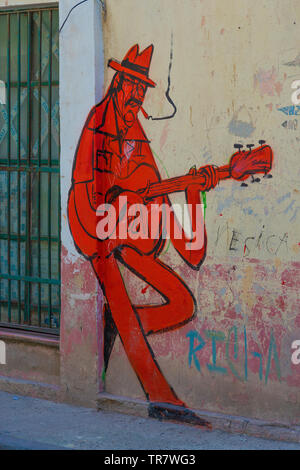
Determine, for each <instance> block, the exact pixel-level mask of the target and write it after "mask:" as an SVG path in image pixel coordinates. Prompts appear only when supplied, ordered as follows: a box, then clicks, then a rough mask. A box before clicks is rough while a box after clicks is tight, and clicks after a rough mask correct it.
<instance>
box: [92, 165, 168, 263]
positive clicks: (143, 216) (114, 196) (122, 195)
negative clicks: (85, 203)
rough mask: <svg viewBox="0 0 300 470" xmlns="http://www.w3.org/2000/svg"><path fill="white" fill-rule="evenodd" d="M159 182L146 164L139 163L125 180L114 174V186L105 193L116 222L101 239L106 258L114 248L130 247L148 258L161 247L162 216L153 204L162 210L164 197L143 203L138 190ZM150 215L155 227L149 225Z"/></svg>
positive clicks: (152, 169) (156, 173) (155, 170)
mask: <svg viewBox="0 0 300 470" xmlns="http://www.w3.org/2000/svg"><path fill="white" fill-rule="evenodd" d="M159 182H160V176H159V173H158V171H157V169H156V168H154V167H153V166H151V165H149V164H147V163H141V164H140V165H139V166H137V167H136V168H135V169H134V170H133V171H132V172H131V173H130V174H129V175H128V176H126V177H117V176H115V175H114V184H113V186H111V188H110V189H109V190H108V191H107V193H106V195H105V202H106V203H107V204H110V205H111V206H112V208H113V210H114V213H115V214H116V221H115V224H112V228H111V230H109V232H108V233H107V234H106V237H105V239H102V240H100V241H101V243H102V245H103V246H102V247H101V248H102V253H103V252H104V254H105V255H106V256H107V255H109V254H110V253H111V252H112V251H114V250H116V249H119V250H120V249H122V247H130V248H133V249H134V250H137V251H139V252H140V253H143V254H146V255H150V254H151V253H158V252H159V251H160V250H161V249H162V248H163V244H164V242H163V240H162V230H163V228H162V224H163V213H162V212H159V211H157V210H155V209H156V208H155V205H157V207H163V203H164V202H165V203H167V201H166V198H165V197H164V196H163V195H162V196H158V197H155V198H153V199H151V201H150V200H148V201H145V199H144V198H143V196H142V192H141V188H147V187H148V186H149V184H155V183H159ZM163 210H164V209H163ZM153 212H155V215H154V216H153ZM151 213H152V217H154V219H153V220H154V222H155V224H151ZM98 238H99V237H98Z"/></svg>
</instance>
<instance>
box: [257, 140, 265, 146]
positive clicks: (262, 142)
mask: <svg viewBox="0 0 300 470" xmlns="http://www.w3.org/2000/svg"><path fill="white" fill-rule="evenodd" d="M258 143H259V145H263V144H265V143H266V141H265V140H259V141H258Z"/></svg>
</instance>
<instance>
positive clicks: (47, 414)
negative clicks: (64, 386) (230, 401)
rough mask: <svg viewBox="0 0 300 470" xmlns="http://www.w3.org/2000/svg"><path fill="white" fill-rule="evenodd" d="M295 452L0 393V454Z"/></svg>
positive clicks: (290, 446)
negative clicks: (70, 452) (164, 451)
mask: <svg viewBox="0 0 300 470" xmlns="http://www.w3.org/2000/svg"><path fill="white" fill-rule="evenodd" d="M4 449H5V450H12V449H13V450H25V449H28V450H55V449H66V450H68V449H69V450H71V449H74V450H299V449H300V443H299V444H298V443H292V442H290V443H289V442H282V441H273V440H267V439H261V438H255V437H252V436H247V435H240V434H233V433H227V432H223V431H219V430H216V431H214V430H213V431H204V430H202V429H199V428H196V427H193V426H189V425H185V424H176V423H171V422H160V421H157V420H154V419H150V418H148V419H147V418H140V417H136V416H129V415H124V414H120V413H111V412H104V411H96V410H93V409H90V408H83V407H77V406H71V405H66V404H61V403H54V402H50V401H47V400H40V399H37V398H31V397H24V396H20V395H12V394H9V393H5V392H0V450H4Z"/></svg>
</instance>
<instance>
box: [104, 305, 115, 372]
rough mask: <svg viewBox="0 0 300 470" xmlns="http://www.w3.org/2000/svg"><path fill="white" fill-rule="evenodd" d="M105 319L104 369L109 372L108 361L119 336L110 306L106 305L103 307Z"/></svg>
mask: <svg viewBox="0 0 300 470" xmlns="http://www.w3.org/2000/svg"><path fill="white" fill-rule="evenodd" d="M103 317H104V349H103V356H104V369H105V371H106V370H107V367H108V361H109V358H110V355H111V352H112V348H113V346H114V343H115V339H116V336H117V332H118V331H117V327H116V325H115V322H114V320H113V317H112V315H111V311H110V308H109V305H108V304H104V307H103Z"/></svg>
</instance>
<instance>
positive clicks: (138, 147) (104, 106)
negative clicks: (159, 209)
mask: <svg viewBox="0 0 300 470" xmlns="http://www.w3.org/2000/svg"><path fill="white" fill-rule="evenodd" d="M120 128H121V126H120V121H119V117H118V115H117V113H116V111H115V107H114V104H113V98H112V97H111V96H109V95H108V96H107V97H105V98H104V99H103V101H102V102H101V103H99V104H98V105H96V106H94V107H93V108H92V110H91V111H90V113H89V115H88V118H87V120H86V122H85V125H84V128H83V130H82V133H81V136H80V139H79V142H78V146H77V149H76V154H75V158H74V164H73V172H72V186H71V189H70V192H69V201H68V216H69V224H70V230H71V233H72V235H73V239H74V242H75V245H76V247H77V249H78V251H79V252H80V253H82V254H83V255H84V256H85V257H87V258H93V257H95V256H97V255H99V249H100V248H99V243H101V242H99V241H98V239H97V235H96V225H97V216H96V209H97V207H98V206H99V205H100V204H102V203H104V202H105V195H106V193H107V191H109V190H110V189H111V188H112V187H113V186H114V185H115V184H116V179H118V178H125V179H126V178H127V177H128V176H130V175H131V174H133V173H134V171H135V170H136V169H137V168H138V167H139V166H140V165H143V169H144V170H143V175H142V178H141V179H140V180H139V182H138V185H140V188H145V187H146V186H147V184H149V182H154V181H160V175H159V171H158V168H157V166H156V163H155V160H154V157H153V155H152V152H151V149H150V145H149V140H148V139H147V137H146V135H145V133H144V131H143V129H142V126H141V124H140V122H139V120H138V119H137V120H136V121H135V123H134V124H133V126H132V127H131V128H129V129H128V130H127V132H126V134H125V135H121V133H120ZM147 169H149V171H147ZM151 202H152V203H156V204H161V203H162V202H165V203H168V204H170V202H169V199H168V198H167V197H166V196H163V197H158V198H155V199H154V200H152V201H151ZM150 204H151V203H150ZM172 241H173V244H174V246H175V248H176V249H177V251H178V252H179V254H180V255H181V256H182V257H183V258H184V259H185V261H187V262H188V263H189V264H190V265H191V266H192V267H196V268H197V267H198V266H199V265H200V264H201V262H202V261H203V259H204V256H205V252H206V232H205V243H204V246H203V247H202V249H200V250H199V249H198V250H194V251H193V252H190V251H188V250H186V248H185V246H184V243H185V241H186V237H185V235H184V232H183V239H182V240H176V241H175V240H172ZM163 246H164V240H160V243H157V245H156V248H155V250H154V252H153V256H155V257H156V256H158V255H159V253H160V252H161V250H162V248H163Z"/></svg>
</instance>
